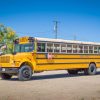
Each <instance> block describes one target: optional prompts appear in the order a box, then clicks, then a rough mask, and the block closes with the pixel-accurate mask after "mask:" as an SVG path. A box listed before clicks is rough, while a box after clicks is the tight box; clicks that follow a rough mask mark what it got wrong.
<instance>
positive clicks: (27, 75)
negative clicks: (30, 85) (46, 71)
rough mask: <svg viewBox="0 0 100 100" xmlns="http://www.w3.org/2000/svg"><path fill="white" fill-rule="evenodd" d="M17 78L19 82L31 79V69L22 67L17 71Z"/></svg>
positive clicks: (25, 66)
mask: <svg viewBox="0 0 100 100" xmlns="http://www.w3.org/2000/svg"><path fill="white" fill-rule="evenodd" d="M18 78H19V80H20V81H28V80H30V79H31V78H32V69H31V68H30V66H27V65H23V66H22V67H21V68H20V69H19V73H18Z"/></svg>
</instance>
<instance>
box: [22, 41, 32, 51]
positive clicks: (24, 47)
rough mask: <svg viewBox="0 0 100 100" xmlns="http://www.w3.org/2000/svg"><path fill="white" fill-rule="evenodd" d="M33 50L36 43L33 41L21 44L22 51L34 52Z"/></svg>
mask: <svg viewBox="0 0 100 100" xmlns="http://www.w3.org/2000/svg"><path fill="white" fill-rule="evenodd" d="M33 50H34V45H33V44H32V43H28V44H21V45H20V52H32V51H33Z"/></svg>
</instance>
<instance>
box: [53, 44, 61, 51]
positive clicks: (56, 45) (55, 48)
mask: <svg viewBox="0 0 100 100" xmlns="http://www.w3.org/2000/svg"><path fill="white" fill-rule="evenodd" d="M54 52H60V44H54Z"/></svg>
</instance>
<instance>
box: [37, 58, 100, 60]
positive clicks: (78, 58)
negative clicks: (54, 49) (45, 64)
mask: <svg viewBox="0 0 100 100" xmlns="http://www.w3.org/2000/svg"><path fill="white" fill-rule="evenodd" d="M36 59H46V60H47V59H48V58H36ZM52 59H53V60H54V59H100V58H52Z"/></svg>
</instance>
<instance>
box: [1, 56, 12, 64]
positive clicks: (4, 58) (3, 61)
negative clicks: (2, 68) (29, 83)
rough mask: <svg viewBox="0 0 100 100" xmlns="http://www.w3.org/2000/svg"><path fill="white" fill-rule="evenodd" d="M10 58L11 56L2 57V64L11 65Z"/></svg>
mask: <svg viewBox="0 0 100 100" xmlns="http://www.w3.org/2000/svg"><path fill="white" fill-rule="evenodd" d="M9 62H10V57H9V56H2V57H0V63H9Z"/></svg>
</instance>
